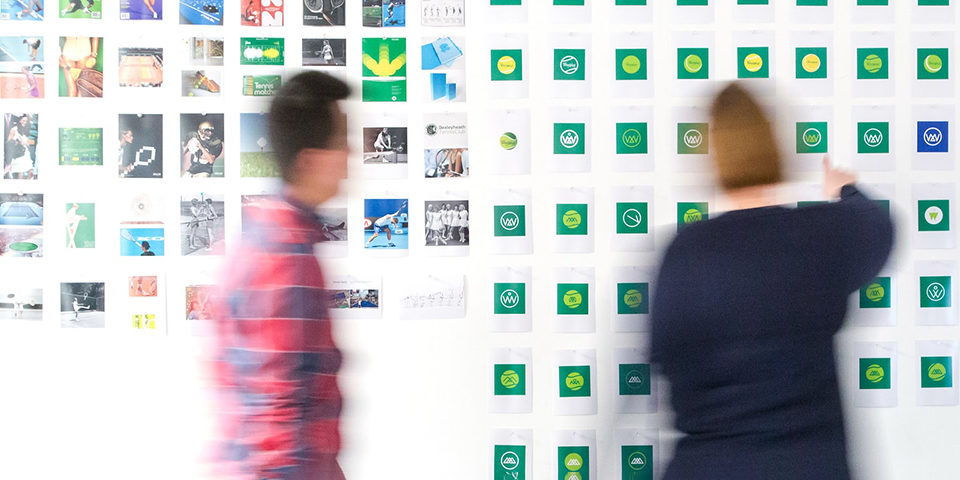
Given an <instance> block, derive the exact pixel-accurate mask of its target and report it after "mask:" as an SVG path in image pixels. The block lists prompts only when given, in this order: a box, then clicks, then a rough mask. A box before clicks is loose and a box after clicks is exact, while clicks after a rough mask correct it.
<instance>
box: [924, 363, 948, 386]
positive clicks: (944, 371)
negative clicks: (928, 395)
mask: <svg viewBox="0 0 960 480" xmlns="http://www.w3.org/2000/svg"><path fill="white" fill-rule="evenodd" d="M951 387H953V357H920V388H951Z"/></svg>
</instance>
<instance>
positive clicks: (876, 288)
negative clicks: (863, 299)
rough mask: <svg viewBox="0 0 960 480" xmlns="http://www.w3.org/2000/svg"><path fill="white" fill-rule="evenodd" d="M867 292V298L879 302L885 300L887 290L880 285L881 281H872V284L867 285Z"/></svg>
mask: <svg viewBox="0 0 960 480" xmlns="http://www.w3.org/2000/svg"><path fill="white" fill-rule="evenodd" d="M866 293H867V299H869V300H870V301H871V302H879V301H880V300H883V296H884V295H885V294H886V293H887V292H886V291H884V289H883V285H880V284H879V283H871V284H870V285H867V292H866Z"/></svg>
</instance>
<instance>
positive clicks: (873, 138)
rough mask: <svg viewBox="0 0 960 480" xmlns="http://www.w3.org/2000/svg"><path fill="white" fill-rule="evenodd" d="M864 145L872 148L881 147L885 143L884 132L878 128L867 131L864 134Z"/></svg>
mask: <svg viewBox="0 0 960 480" xmlns="http://www.w3.org/2000/svg"><path fill="white" fill-rule="evenodd" d="M863 143H866V144H867V146H868V147H871V148H874V147H879V146H880V144H881V143H883V132H881V131H880V130H879V129H876V128H870V129H867V131H866V132H863Z"/></svg>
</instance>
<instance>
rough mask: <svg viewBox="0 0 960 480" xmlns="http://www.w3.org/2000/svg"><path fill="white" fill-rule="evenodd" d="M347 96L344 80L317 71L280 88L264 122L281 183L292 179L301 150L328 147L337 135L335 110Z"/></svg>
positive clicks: (348, 91)
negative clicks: (338, 102) (295, 162)
mask: <svg viewBox="0 0 960 480" xmlns="http://www.w3.org/2000/svg"><path fill="white" fill-rule="evenodd" d="M349 95H350V87H348V86H347V84H346V83H344V82H343V81H341V80H339V79H337V78H334V77H332V76H330V75H327V74H325V73H320V72H314V71H308V72H302V73H299V74H297V75H296V76H294V77H293V78H291V79H290V80H289V81H287V82H286V83H284V84H283V86H282V87H280V90H279V91H278V92H277V93H276V95H275V96H274V97H273V102H272V103H271V104H270V115H269V118H268V120H267V122H268V128H269V135H270V143H271V144H272V146H273V151H274V154H275V157H276V159H277V164H278V166H279V167H280V172H281V175H282V176H283V178H284V180H286V181H288V182H289V181H291V180H293V178H292V175H293V173H294V172H293V166H294V161H295V160H296V158H297V155H298V154H299V153H300V150H303V149H305V148H319V149H324V148H329V147H330V143H331V139H332V138H333V136H334V135H336V134H341V135H342V134H345V132H337V131H336V130H337V127H338V125H337V120H336V118H334V108H335V105H336V102H337V100H343V99H345V98H347V97H348V96H349Z"/></svg>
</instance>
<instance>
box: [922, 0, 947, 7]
mask: <svg viewBox="0 0 960 480" xmlns="http://www.w3.org/2000/svg"><path fill="white" fill-rule="evenodd" d="M917 5H919V6H921V7H946V6H949V5H950V0H917Z"/></svg>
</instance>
